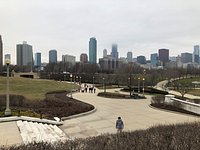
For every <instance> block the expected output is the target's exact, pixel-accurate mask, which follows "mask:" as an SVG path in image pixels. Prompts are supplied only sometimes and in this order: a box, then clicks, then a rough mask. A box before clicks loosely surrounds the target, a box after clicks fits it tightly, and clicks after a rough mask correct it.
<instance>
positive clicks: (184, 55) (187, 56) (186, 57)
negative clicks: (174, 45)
mask: <svg viewBox="0 0 200 150" xmlns="http://www.w3.org/2000/svg"><path fill="white" fill-rule="evenodd" d="M181 62H182V63H189V62H192V54H191V53H181Z"/></svg>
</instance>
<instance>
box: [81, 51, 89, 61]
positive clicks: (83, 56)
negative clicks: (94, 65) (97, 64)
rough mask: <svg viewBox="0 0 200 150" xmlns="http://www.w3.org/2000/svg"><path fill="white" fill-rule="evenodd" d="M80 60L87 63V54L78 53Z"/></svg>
mask: <svg viewBox="0 0 200 150" xmlns="http://www.w3.org/2000/svg"><path fill="white" fill-rule="evenodd" d="M80 62H82V63H88V55H87V54H85V53H82V54H81V55H80Z"/></svg>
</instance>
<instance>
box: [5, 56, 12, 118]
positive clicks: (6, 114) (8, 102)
mask: <svg viewBox="0 0 200 150" xmlns="http://www.w3.org/2000/svg"><path fill="white" fill-rule="evenodd" d="M5 64H6V66H7V80H6V82H7V83H6V110H5V116H10V115H11V110H10V108H9V105H10V97H9V65H10V59H6V60H5Z"/></svg>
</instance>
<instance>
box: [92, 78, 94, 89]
mask: <svg viewBox="0 0 200 150" xmlns="http://www.w3.org/2000/svg"><path fill="white" fill-rule="evenodd" d="M92 82H93V87H94V76H93V80H92Z"/></svg>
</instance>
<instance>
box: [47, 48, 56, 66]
mask: <svg viewBox="0 0 200 150" xmlns="http://www.w3.org/2000/svg"><path fill="white" fill-rule="evenodd" d="M49 63H57V51H56V50H55V49H52V50H50V51H49Z"/></svg>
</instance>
